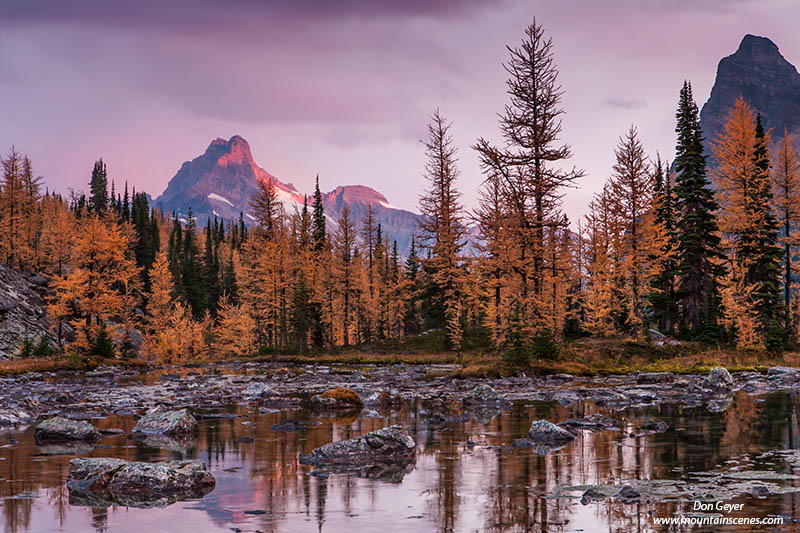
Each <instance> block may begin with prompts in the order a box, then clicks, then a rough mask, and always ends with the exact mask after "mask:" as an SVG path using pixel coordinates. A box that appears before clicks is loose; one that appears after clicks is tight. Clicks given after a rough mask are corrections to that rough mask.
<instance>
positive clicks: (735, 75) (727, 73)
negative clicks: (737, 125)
mask: <svg viewBox="0 0 800 533" xmlns="http://www.w3.org/2000/svg"><path fill="white" fill-rule="evenodd" d="M740 95H741V96H742V97H744V99H745V100H747V101H748V102H749V103H750V105H751V106H752V107H753V108H754V109H755V111H756V112H759V113H761V118H762V120H763V123H764V127H765V128H767V129H770V128H772V129H773V138H774V139H777V138H780V137H782V136H783V131H784V128H785V129H787V130H788V131H789V133H792V132H796V131H798V130H800V74H798V72H797V69H796V68H795V67H794V66H793V65H792V64H791V63H789V62H788V61H787V60H786V59H784V57H783V56H782V55H781V53H780V51H779V50H778V47H777V45H776V44H775V43H773V42H772V41H770V40H769V39H767V38H766V37H757V36H755V35H745V36H744V39H742V42H741V44H740V45H739V48H738V50H736V52H735V53H734V54H732V55H729V56H728V57H725V58H723V59H722V60H721V61H720V62H719V66H718V67H717V77H716V80H715V81H714V87H713V88H712V89H711V96H710V97H709V99H708V101H707V102H706V103H705V105H704V106H703V109H702V110H701V112H700V125H701V127H702V129H703V136H704V137H705V139H706V143H707V144H708V142H709V141H714V140H716V139H717V135H718V134H719V132H720V131H721V130H722V126H723V124H725V120H726V118H727V115H728V111H729V110H730V108H731V107H732V106H733V104H734V102H735V101H736V99H737V98H738V97H739V96H740ZM706 153H707V154H709V155H710V154H711V152H710V151H707V152H706Z"/></svg>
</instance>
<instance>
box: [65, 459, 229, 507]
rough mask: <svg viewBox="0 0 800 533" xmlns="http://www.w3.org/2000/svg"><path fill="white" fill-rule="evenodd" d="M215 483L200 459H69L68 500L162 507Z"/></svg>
mask: <svg viewBox="0 0 800 533" xmlns="http://www.w3.org/2000/svg"><path fill="white" fill-rule="evenodd" d="M215 484H216V480H215V479H214V476H212V475H211V473H210V472H209V471H208V470H207V469H206V465H205V463H204V462H203V461H197V460H195V461H166V462H163V463H137V462H128V461H125V460H123V459H113V458H94V457H92V458H89V457H86V458H77V459H72V460H71V461H70V462H69V473H68V475H67V488H68V489H69V494H70V503H77V504H81V503H83V504H89V505H96V504H98V503H117V504H121V505H125V506H129V507H151V506H164V505H169V504H170V503H174V502H175V501H178V500H182V499H186V498H196V497H201V496H203V495H205V494H207V493H208V492H210V491H211V490H212V489H213V488H214V486H215Z"/></svg>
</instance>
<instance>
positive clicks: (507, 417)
mask: <svg viewBox="0 0 800 533" xmlns="http://www.w3.org/2000/svg"><path fill="white" fill-rule="evenodd" d="M422 407H423V405H422V404H421V402H416V403H413V404H408V405H406V406H405V407H404V408H403V409H402V410H401V411H393V412H381V416H379V417H374V418H349V419H330V418H321V419H320V420H321V421H322V424H321V425H319V426H313V427H311V428H310V429H309V430H307V431H300V432H295V433H276V432H274V431H271V430H270V429H269V427H270V425H272V424H274V423H276V422H279V421H281V420H285V419H286V418H290V417H293V418H299V419H308V418H310V416H311V415H310V414H309V413H307V412H304V411H292V412H284V413H270V414H263V415H255V414H253V413H252V412H250V411H248V410H247V409H246V408H244V407H238V408H236V410H237V412H238V413H239V414H242V415H246V417H242V418H238V419H212V420H201V422H200V424H201V434H200V438H199V440H198V442H197V444H196V445H195V447H194V448H193V449H191V451H190V453H189V456H191V457H194V458H199V459H203V460H204V461H206V462H207V464H209V466H210V468H211V470H212V472H213V473H214V475H215V476H216V479H217V486H216V488H215V490H214V491H213V492H211V493H210V494H208V495H207V496H206V497H204V498H203V499H202V500H199V501H185V502H178V503H176V504H174V505H171V506H169V507H166V508H162V509H126V508H120V507H110V508H108V509H90V508H86V507H77V506H70V505H69V504H68V499H67V492H66V490H65V489H64V488H63V481H64V478H65V476H66V464H67V462H68V461H69V458H70V457H69V456H40V455H39V456H37V455H35V454H38V453H41V451H42V450H41V449H37V447H36V446H35V444H34V442H33V428H28V429H26V430H24V431H22V432H15V433H12V432H8V431H6V432H3V433H0V446H3V445H5V446H3V447H1V448H0V458H2V459H3V460H0V497H2V498H4V499H3V501H2V503H0V505H1V506H2V507H1V508H0V513H2V515H3V518H2V520H3V525H4V529H5V530H6V531H15V530H17V531H53V530H60V531H64V532H79V531H80V532H82V531H92V530H95V531H121V532H132V533H150V532H151V531H152V532H155V531H174V530H180V531H215V530H219V531H230V530H231V528H239V529H241V530H242V531H255V530H260V531H314V530H318V529H320V527H321V529H322V530H323V531H352V532H357V531H380V530H381V529H387V530H391V531H474V530H508V531H516V530H520V531H524V530H536V531H576V530H583V531H598V530H602V531H629V530H642V531H649V530H650V529H649V528H650V527H651V514H650V513H651V512H653V513H655V514H656V515H657V516H666V515H668V514H671V513H673V512H674V511H675V509H676V506H675V505H676V504H658V505H656V504H646V503H643V504H641V505H635V504H634V505H623V504H620V503H618V502H616V501H613V500H606V501H603V502H599V503H593V504H590V505H586V506H584V505H581V504H580V503H579V502H578V500H577V499H569V498H548V497H545V496H547V495H552V493H553V489H554V488H555V487H557V486H566V485H584V484H595V483H603V484H616V483H621V482H623V481H624V480H627V479H644V480H646V479H685V478H686V476H687V475H689V474H690V473H692V472H701V471H707V470H715V469H717V470H719V469H721V468H731V467H737V466H741V467H742V468H745V467H746V468H756V469H758V468H765V469H769V468H773V469H774V468H780V465H777V464H773V465H770V464H758V462H755V463H753V464H750V463H748V458H752V457H754V456H755V455H757V454H759V453H762V452H765V451H768V450H771V449H784V448H790V447H794V446H796V443H797V436H798V428H797V411H796V403H795V402H794V401H793V400H792V397H791V396H790V395H789V394H774V395H771V396H767V397H765V401H762V400H760V399H759V400H756V399H754V398H751V397H748V396H746V395H744V394H740V395H739V396H737V399H736V401H735V402H734V404H733V406H732V407H731V408H730V409H729V410H728V411H726V412H724V413H719V414H712V413H709V412H708V411H706V410H705V409H704V408H692V409H680V408H678V407H675V406H661V407H656V408H647V409H628V410H624V411H620V412H613V411H607V410H601V409H598V408H596V407H594V406H593V405H591V404H586V405H583V404H578V405H575V406H572V407H563V406H561V405H558V404H532V405H524V404H521V403H518V404H516V405H515V406H514V407H513V409H512V410H511V411H510V412H505V413H503V414H502V415H500V416H497V417H495V418H493V419H492V420H491V421H490V422H489V423H488V424H485V425H482V424H480V423H478V422H477V421H475V420H471V421H468V422H460V423H457V424H453V425H450V426H443V427H437V428H429V427H427V426H426V425H425V424H424V422H423V421H422V418H421V417H420V416H419V414H418V411H419V410H420V409H421V408H422ZM426 410H429V409H427V408H426ZM592 412H601V413H602V414H604V415H606V416H610V417H612V418H616V419H618V420H620V421H621V424H622V426H621V427H622V428H623V431H621V432H612V431H606V432H603V433H590V432H584V434H583V437H582V438H579V439H576V440H575V441H574V442H573V443H571V444H570V445H569V446H567V447H565V448H563V449H561V450H558V451H557V452H555V453H552V454H549V455H547V456H538V455H535V454H533V453H531V452H530V451H529V450H513V449H510V448H508V447H507V446H509V445H510V444H511V443H512V442H513V441H514V440H515V439H516V438H519V437H522V436H523V435H524V434H525V433H526V431H527V429H528V427H529V425H530V422H531V421H532V420H535V419H538V418H547V419H550V420H553V421H558V420H564V419H566V418H570V417H580V416H585V415H589V414H591V413H592ZM650 417H652V418H655V419H659V420H665V421H667V422H668V423H669V425H670V427H671V429H670V430H669V431H667V432H666V433H663V434H656V435H651V436H647V437H639V438H634V437H631V436H629V435H630V433H631V432H632V430H633V429H634V428H635V427H636V426H637V425H639V424H640V423H642V422H643V421H644V420H646V419H649V418H650ZM245 422H252V424H246V423H245ZM95 423H96V424H97V425H99V426H101V427H106V428H108V427H119V428H121V429H123V430H124V431H125V432H126V433H128V432H129V431H130V430H131V428H132V427H133V425H134V424H135V421H134V420H133V419H132V418H131V417H116V416H111V417H109V418H107V419H103V420H99V421H96V422H95ZM392 423H401V424H403V425H404V427H406V428H408V429H409V431H410V433H411V434H412V436H413V437H414V438H415V440H416V441H417V443H418V448H417V459H416V462H415V464H414V466H413V469H412V470H411V471H410V472H409V473H407V474H406V475H405V476H404V477H403V478H402V482H400V483H392V482H390V481H384V480H375V479H365V478H362V477H358V476H344V475H331V476H330V477H329V478H327V479H325V478H320V477H314V476H308V475H307V472H309V471H310V468H309V467H306V466H301V465H299V464H298V462H297V455H298V454H299V453H301V452H303V453H307V452H309V451H310V450H312V449H313V448H315V447H317V446H320V445H322V444H324V443H326V442H329V441H331V440H340V439H345V438H350V437H354V436H357V435H360V434H363V433H365V432H367V431H370V430H372V429H377V428H380V427H383V426H386V425H389V424H392ZM12 437H13V438H16V439H18V440H19V441H20V443H19V444H17V445H11V446H8V445H7V444H8V441H9V439H10V438H12ZM242 437H253V438H254V439H255V443H254V444H243V443H238V442H237V439H239V438H242ZM468 439H471V440H472V441H474V442H475V443H476V446H475V447H469V446H467V445H466V442H467V440H468ZM100 445H101V446H102V447H106V446H107V447H108V448H106V449H102V448H101V449H95V450H94V451H93V452H92V455H94V456H117V457H122V458H125V459H129V460H151V461H154V460H159V459H171V458H179V457H180V454H179V452H176V451H168V450H157V449H152V448H145V447H142V446H137V445H135V444H134V443H132V441H130V440H127V439H126V438H125V437H124V436H115V437H109V438H105V439H103V440H102V441H101V442H100ZM754 465H755V466H754ZM787 468H788V467H787ZM787 468H784V469H783V470H784V471H788V470H787ZM789 483H790V484H792V483H796V482H789ZM29 491H30V492H38V498H33V499H31V498H21V499H8V497H10V496H13V495H19V494H21V493H24V492H29ZM578 495H579V494H578ZM737 501H742V502H744V503H745V509H744V511H743V512H742V513H741V515H742V516H765V515H767V514H769V513H783V514H787V515H794V514H796V513H795V509H796V508H798V506H799V505H800V497H798V496H797V495H796V494H786V495H773V496H770V497H768V498H767V499H765V500H756V499H755V498H752V497H751V496H749V495H745V496H741V497H739V498H738V499H737ZM688 505H689V504H684V509H685V510H688ZM254 510H256V511H257V510H263V511H266V514H263V515H253V514H247V513H246V511H254Z"/></svg>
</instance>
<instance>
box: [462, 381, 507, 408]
mask: <svg viewBox="0 0 800 533" xmlns="http://www.w3.org/2000/svg"><path fill="white" fill-rule="evenodd" d="M464 403H465V404H467V405H494V406H498V407H499V406H506V405H508V404H509V403H510V402H509V401H508V400H506V398H505V396H503V395H502V394H500V393H499V392H497V391H496V390H494V388H492V387H491V386H489V385H487V384H485V383H481V384H480V385H478V386H476V387H475V388H474V389H472V390H471V391H469V392H467V393H466V394H465V395H464Z"/></svg>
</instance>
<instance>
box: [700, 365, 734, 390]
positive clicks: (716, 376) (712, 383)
mask: <svg viewBox="0 0 800 533" xmlns="http://www.w3.org/2000/svg"><path fill="white" fill-rule="evenodd" d="M706 385H707V386H708V387H711V388H712V389H718V390H727V389H732V388H733V387H734V386H735V385H736V382H735V381H734V380H733V376H731V373H730V372H728V370H727V369H726V368H724V367H721V366H716V367H714V368H712V369H711V370H709V372H708V377H706Z"/></svg>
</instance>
